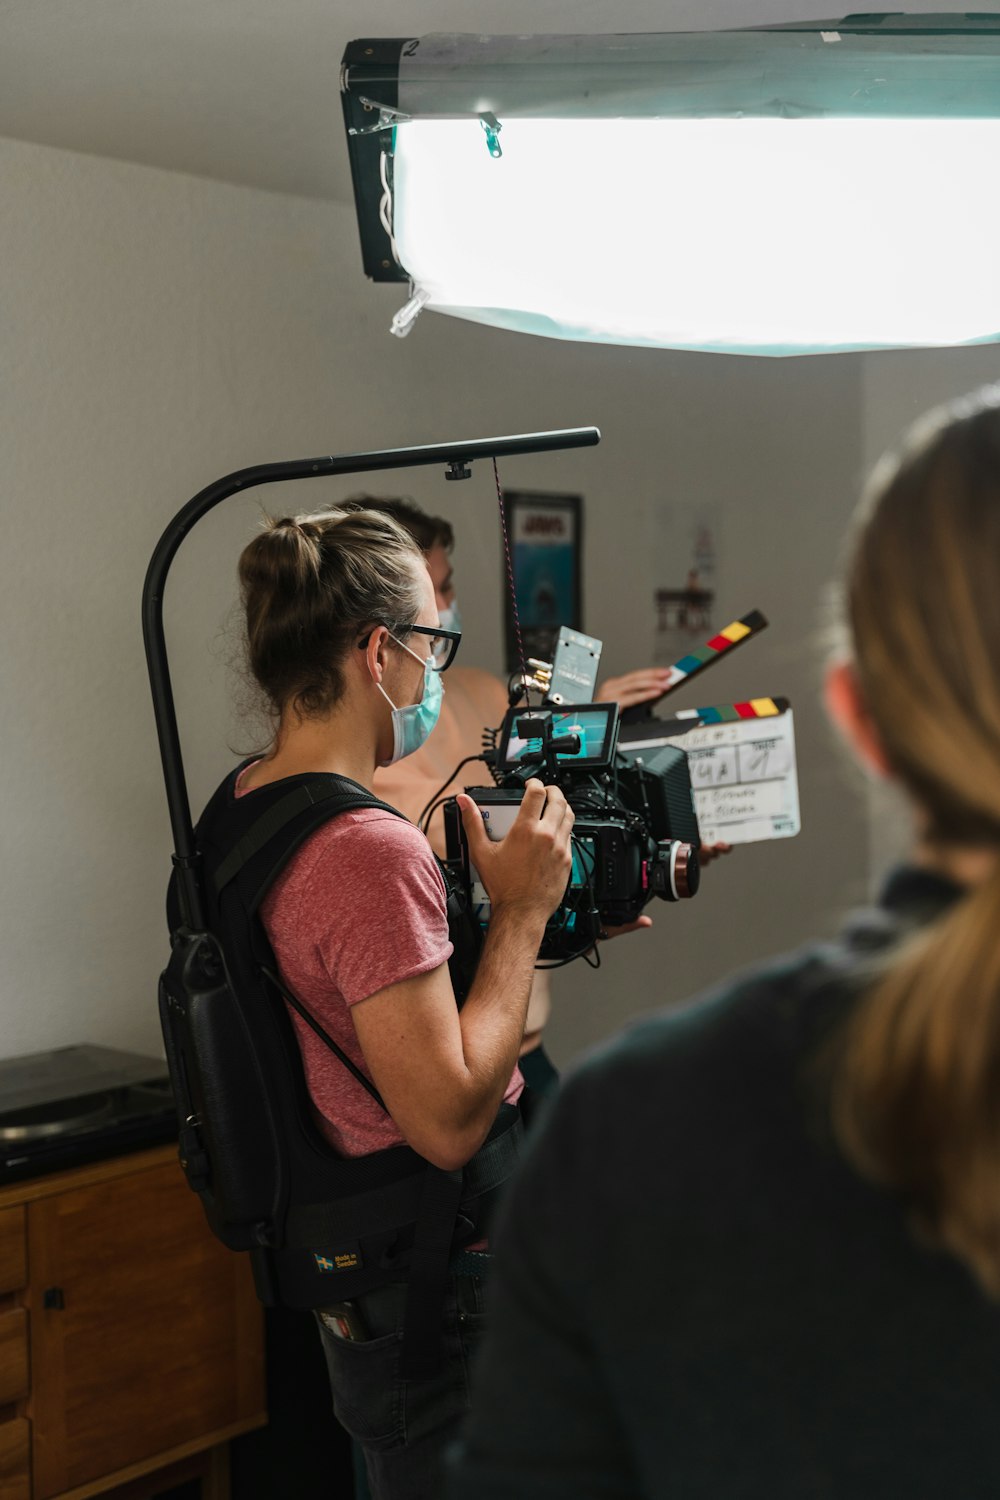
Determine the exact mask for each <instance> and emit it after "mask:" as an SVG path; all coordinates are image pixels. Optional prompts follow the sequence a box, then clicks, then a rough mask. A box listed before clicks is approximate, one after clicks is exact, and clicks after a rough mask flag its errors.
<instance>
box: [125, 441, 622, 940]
mask: <svg viewBox="0 0 1000 1500" xmlns="http://www.w3.org/2000/svg"><path fill="white" fill-rule="evenodd" d="M600 440H601V434H600V432H599V431H598V429H597V428H596V427H572V428H567V429H565V430H563V431H557V432H529V433H524V434H521V435H520V436H514V437H494V438H475V439H471V440H469V441H467V442H460V443H433V444H428V445H425V446H423V447H419V448H385V449H381V450H377V451H375V452H371V453H340V454H336V453H335V454H331V455H329V456H328V457H323V458H293V459H290V460H288V461H286V462H282V463H271V464H255V465H254V466H253V467H252V468H249V469H238V470H236V472H235V473H232V474H227V475H225V476H224V477H223V478H222V479H217V480H215V482H214V483H213V484H210V485H208V486H206V488H205V489H203V490H201V491H199V493H198V494H197V495H195V496H194V498H193V499H191V500H189V501H188V502H187V504H186V505H185V506H183V507H182V508H181V510H179V511H178V512H177V514H176V515H175V516H174V518H173V520H172V521H171V522H170V524H169V525H168V526H167V528H166V530H165V531H164V532H163V535H162V536H161V537H160V540H159V541H158V542H157V544H156V547H155V548H154V550H153V555H152V557H151V558H150V562H149V567H148V568H147V570H146V581H145V584H144V586H143V591H142V636H143V642H144V644H145V648H146V666H147V669H148V671H149V686H150V691H151V692H152V695H153V713H154V715H155V718H156V733H157V738H158V739H159V743H160V760H161V763H162V766H163V780H164V785H165V787H166V793H167V808H168V810H169V813H170V827H171V831H172V834H173V841H174V856H173V858H174V864H175V865H176V867H177V871H178V879H179V882H180V896H181V904H182V908H183V911H184V917H185V922H186V924H187V925H188V926H189V927H191V928H194V929H196V930H200V929H201V928H203V927H204V925H205V922H204V906H203V901H202V895H201V887H200V883H199V878H198V869H197V852H196V849H195V842H194V829H193V828H192V825H191V808H190V803H189V801H188V793H187V783H186V781H185V779H184V760H183V756H182V754H181V744H180V736H179V734H178V730H177V714H176V710H175V708H174V696H173V690H172V688H171V684H170V668H169V666H168V663H167V649H166V641H165V639H164V634H163V590H164V586H165V584H166V579H167V573H168V572H169V569H170V564H171V563H172V562H173V560H174V557H175V555H176V553H177V549H178V547H179V546H180V544H181V542H182V541H183V540H184V538H185V537H186V536H187V534H188V532H189V531H190V530H191V529H192V527H193V526H194V525H195V523H196V522H198V521H200V520H201V518H202V516H204V515H207V513H208V512H209V511H210V510H212V509H213V507H214V506H216V505H218V504H219V503H220V501H222V500H225V499H227V498H228V497H229V496H230V495H235V494H238V493H240V492H241V491H243V490H248V489H252V488H253V487H254V486H255V485H259V484H274V483H280V482H281V481H284V480H290V479H318V478H320V477H322V476H324V475H330V474H364V473H368V472H369V471H371V470H375V469H405V468H417V467H419V466H421V465H426V464H439V463H440V464H445V465H451V464H459V463H471V462H472V461H473V460H474V459H477V458H504V457H510V456H512V455H514V454H521V453H550V452H555V451H559V450H561V449H564V448H590V447H593V446H594V445H595V444H596V443H599V442H600Z"/></svg>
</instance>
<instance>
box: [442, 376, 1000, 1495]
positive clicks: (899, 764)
mask: <svg viewBox="0 0 1000 1500" xmlns="http://www.w3.org/2000/svg"><path fill="white" fill-rule="evenodd" d="M843 596H844V616H845V623H846V627H847V628H846V631H845V640H844V645H843V649H842V652H841V654H840V656H839V657H838V658H837V659H836V660H835V661H834V662H833V663H832V664H831V665H830V667H829V668H828V675H827V683H826V696H827V702H828V705H829V708H830V711H831V714H832V717H833V718H834V720H835V721H836V723H837V724H838V725H839V727H840V729H841V730H842V731H843V733H844V735H845V736H846V738H847V740H848V742H849V744H850V745H851V746H852V748H853V750H854V752H855V754H856V756H857V758H858V759H859V760H860V761H861V762H862V763H863V764H864V765H866V766H868V767H870V768H872V769H874V770H875V771H876V772H878V773H879V774H881V775H883V776H886V777H890V778H892V779H893V780H894V781H896V782H898V783H899V784H900V785H901V787H902V788H903V789H904V790H905V791H906V793H907V794H908V799H909V803H910V807H911V810H912V821H913V840H912V854H911V856H910V858H909V859H908V861H907V864H906V865H905V867H903V868H900V869H897V870H896V871H895V872H894V873H893V874H892V875H891V876H890V878H889V879H888V881H887V883H886V885H885V887H884V890H883V892H882V895H881V898H880V900H879V902H878V904H877V905H876V906H874V907H872V908H871V909H870V910H863V911H861V912H859V913H857V914H855V916H854V917H853V918H851V919H850V920H849V921H848V922H847V924H846V926H845V927H844V929H843V931H842V933H841V935H840V936H839V938H838V939H837V940H836V941H833V942H828V943H821V944H816V945H815V946H811V947H807V948H804V949H802V950H800V951H798V952H796V953H793V954H791V955H788V956H787V957H785V958H782V959H780V960H777V961H772V962H770V963H768V964H766V965H765V966H762V967H760V968H759V969H757V970H755V971H752V972H750V973H747V974H744V975H742V976H740V977H738V978H736V979H733V980H730V981H728V982H727V983H725V984H724V985H722V986H721V987H720V988H719V989H718V990H717V991H715V992H714V993H713V994H712V995H710V996H708V997H707V998H705V999H703V1000H702V1001H701V1002H700V1003H698V1004H696V1005H693V1006H691V1007H689V1008H687V1009H685V1010H684V1011H682V1012H680V1013H678V1012H673V1013H672V1014H669V1015H666V1014H664V1015H660V1016H657V1017H654V1018H652V1019H649V1020H646V1021H645V1022H643V1023H641V1024H639V1025H637V1026H636V1027H634V1028H632V1029H630V1030H629V1031H628V1032H627V1033H625V1034H623V1035H622V1036H621V1037H620V1038H619V1039H618V1040H616V1041H615V1042H614V1043H612V1044H610V1045H608V1046H606V1047H605V1048H604V1049H602V1050H601V1051H600V1052H599V1053H597V1054H595V1055H593V1056H592V1057H591V1058H590V1059H589V1060H588V1061H587V1062H586V1063H585V1064H584V1065H583V1066H582V1067H581V1068H580V1069H579V1070H578V1071H577V1072H576V1073H575V1074H574V1075H573V1076H572V1077H571V1078H570V1080H569V1082H568V1083H567V1084H565V1085H564V1087H563V1090H562V1092H561V1095H560V1097H559V1099H558V1100H557V1102H556V1104H555V1105H554V1107H553V1109H552V1110H551V1112H550V1113H549V1115H548V1117H547V1120H546V1123H545V1125H544V1126H543V1128H542V1130H541V1132H540V1134H539V1135H537V1136H536V1138H535V1142H534V1145H533V1147H532V1148H531V1149H530V1150H529V1153H528V1157H527V1160H526V1162H525V1163H524V1165H523V1167H522V1169H521V1172H520V1174H519V1176H518V1179H517V1182H516V1184H515V1186H514V1188H513V1191H512V1193H511V1196H510V1198H509V1200H508V1204H507V1209H506V1212H505V1214H504V1216H503V1220H502V1223H501V1226H500V1230H499V1233H498V1236H497V1245H496V1250H497V1256H496V1261H495V1266H494V1272H493V1283H492V1287H491V1300H490V1303H489V1308H490V1333H489V1335H488V1337H487V1339H486V1342H485V1344H484V1347H483V1349H482V1351H481V1357H480V1362H479V1364H478V1366H477V1371H476V1381H475V1383H474V1388H473V1403H472V1414H471V1417H470V1418H469V1421H468V1423H467V1425H466V1427H465V1429H464V1436H463V1438H462V1440H461V1443H460V1446H459V1448H458V1449H457V1450H456V1452H455V1453H454V1456H453V1457H454V1467H453V1473H452V1478H451V1483H450V1487H449V1488H448V1491H447V1493H448V1496H449V1500H500V1497H503V1500H515V1497H516V1500H536V1497H538V1500H541V1497H544V1500H596V1497H601V1500H612V1497H614V1500H628V1497H642V1500H654V1497H664V1500H666V1497H668V1496H669V1497H671V1500H726V1497H734V1500H735V1497H739V1500H758V1497H759V1500H805V1497H836V1500H886V1497H897V1496H899V1497H902V1496H906V1497H907V1500H923V1497H928V1500H929V1497H931V1496H933V1497H935V1500H937V1497H942V1496H954V1497H956V1500H958V1497H961V1500H980V1497H982V1500H985V1497H987V1496H989V1497H996V1496H997V1495H1000V1421H998V1420H997V1412H998V1409H1000V386H997V387H994V388H992V389H990V390H989V391H986V392H983V393H980V394H979V395H978V396H975V397H970V398H967V399H965V400H964V401H961V402H957V403H955V404H954V405H952V406H950V407H949V408H946V409H942V410H941V411H938V412H936V413H932V414H931V416H930V417H928V418H925V419H924V421H923V422H922V423H921V424H918V427H917V428H915V429H914V430H913V432H912V433H911V434H910V435H909V437H908V438H907V440H906V442H905V444H904V446H903V448H902V450H901V453H900V455H899V456H898V457H896V458H893V459H886V460H883V462H882V464H881V465H880V466H879V468H878V469H877V471H876V473H875V475H874V476H873V479H872V482H871V484H870V486H869V490H868V493H867V495H866V497H865V499H864V501H863V503H862V506H861V508H860V511H859V514H858V517H857V520H856V523H855V526H854V530H853V534H852V536H851V538H850V550H849V561H848V563H847V567H846V574H845V580H844V588H843ZM817 857H822V856H821V851H817Z"/></svg>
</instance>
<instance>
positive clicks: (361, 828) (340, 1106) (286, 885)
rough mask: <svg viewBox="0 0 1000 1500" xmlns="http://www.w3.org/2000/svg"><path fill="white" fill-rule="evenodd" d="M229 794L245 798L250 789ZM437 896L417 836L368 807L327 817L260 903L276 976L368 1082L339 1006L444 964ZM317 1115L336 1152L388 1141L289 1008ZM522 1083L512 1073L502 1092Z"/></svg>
mask: <svg viewBox="0 0 1000 1500" xmlns="http://www.w3.org/2000/svg"><path fill="white" fill-rule="evenodd" d="M236 795H237V796H238V797H241V796H250V797H252V796H253V789H250V790H249V791H243V790H241V789H240V787H239V785H237V791H236ZM446 903H447V897H446V893H445V888H444V881H443V879H442V877H441V871H440V870H439V869H438V865H437V861H436V860H435V858H434V855H433V853H432V852H431V847H430V845H429V844H428V842H427V840H426V838H425V837H424V835H423V834H422V833H421V832H420V830H419V829H417V828H415V827H414V826H413V824H412V823H409V822H407V821H406V819H405V818H399V817H396V816H395V815H394V814H392V813H387V812H381V811H380V810H379V809H377V808H359V809H358V810H357V811H356V812H345V813H339V814H338V815H337V816H336V817H334V818H331V819H330V820H329V821H328V822H326V823H323V824H322V825H321V826H320V827H319V828H317V830H316V831H315V833H312V834H310V835H309V837H308V838H307V839H306V841H305V843H304V844H303V845H302V846H301V848H299V849H298V850H296V852H295V854H293V856H292V858H291V859H290V860H289V861H288V863H287V865H286V866H285V868H284V869H283V870H282V872H281V874H280V875H279V876H278V878H277V880H276V881H275V882H274V884H273V885H272V887H271V889H270V890H269V891H268V893H267V895H266V896H265V898H264V900H263V902H262V903H261V919H262V921H263V923H264V930H265V931H266V933H267V936H268V939H269V941H270V944H271V947H272V948H273V949H274V956H275V958H276V959H277V960H278V967H279V969H280V971H281V977H282V979H283V980H284V982H285V983H286V984H287V985H288V987H289V989H290V990H292V991H293V993H294V994H295V995H296V996H297V998H298V999H299V1000H301V1001H302V1003H303V1005H305V1006H306V1008H307V1009H308V1010H309V1011H310V1012H311V1013H312V1014H313V1015H314V1016H315V1017H316V1019H317V1020H318V1021H319V1023H320V1025H321V1026H323V1027H324V1028H325V1029H326V1030H327V1031H328V1032H329V1033H330V1035H331V1036H332V1037H333V1039H334V1041H335V1042H336V1043H337V1044H338V1046H340V1047H342V1048H343V1050H344V1051H345V1052H346V1053H347V1056H348V1057H349V1058H350V1059H351V1061H352V1062H353V1063H356V1064H357V1066H358V1067H359V1068H360V1069H361V1070H362V1072H363V1073H365V1074H366V1076H368V1077H371V1074H370V1072H369V1069H368V1068H367V1066H366V1064H365V1059H364V1055H363V1053H362V1051H361V1047H360V1045H359V1044H358V1038H357V1033H356V1032H355V1030H354V1022H353V1021H352V1019H351V1007H352V1006H354V1005H358V1004H360V1003H361V1002H362V1001H364V1000H367V999H368V997H369V996H370V995H374V994H377V993H378V991H379V990H383V989H386V988H387V987H388V986H389V985H391V984H398V983H399V982H400V980H403V979H412V978H414V977H415V976H416V975H418V974H429V973H431V972H432V971H433V970H434V969H437V968H440V966H441V964H443V963H447V961H448V959H449V957H450V956H451V952H452V944H451V941H450V939H449V936H448V917H447V904H446ZM288 1009H289V1015H290V1016H291V1020H292V1025H293V1026H294V1028H295V1033H296V1036H297V1038H298V1043H299V1047H300V1048H301V1050H302V1061H303V1064H304V1066H305V1073H306V1082H307V1084H308V1088H309V1093H310V1095H311V1097H312V1100H313V1103H314V1105H315V1106H316V1111H317V1122H318V1124H319V1127H320V1129H321V1130H322V1132H323V1134H324V1135H325V1136H326V1138H327V1139H328V1140H329V1141H330V1143H331V1145H333V1146H334V1147H336V1149H337V1150H338V1151H339V1152H340V1153H341V1154H342V1155H344V1156H367V1155H369V1154H370V1153H371V1152H373V1151H383V1150H385V1149H386V1148H387V1147H389V1146H398V1145H399V1144H400V1143H401V1142H402V1141H403V1137H402V1135H401V1134H400V1132H399V1131H398V1130H397V1128H396V1125H395V1123H394V1122H393V1120H392V1119H391V1118H390V1117H389V1116H388V1115H387V1114H386V1113H385V1111H384V1110H382V1109H381V1108H380V1107H379V1105H378V1104H376V1102H375V1100H374V1099H373V1098H372V1097H371V1095H370V1094H369V1093H368V1091H367V1090H366V1089H365V1088H364V1087H363V1086H362V1085H361V1084H360V1083H359V1082H358V1081H357V1079H356V1078H355V1077H354V1076H353V1074H351V1073H350V1072H349V1071H348V1070H347V1068H345V1066H344V1064H343V1063H342V1062H341V1061H340V1059H339V1058H338V1057H337V1055H336V1054H335V1053H334V1052H331V1051H330V1049H329V1047H327V1046H326V1044H325V1043H324V1042H323V1041H322V1040H321V1039H320V1038H319V1037H318V1036H317V1035H316V1033H315V1032H314V1031H313V1030H312V1029H311V1028H310V1027H309V1026H308V1024H307V1023H306V1022H305V1021H303V1020H302V1018H301V1016H299V1015H298V1013H297V1012H296V1011H294V1010H293V1009H292V1008H291V1006H289V1008H288ZM523 1087H524V1080H523V1079H522V1077H521V1074H520V1071H519V1070H518V1069H517V1068H515V1069H514V1072H513V1074H512V1076H511V1080H510V1083H509V1084H508V1086H507V1090H506V1093H505V1095H504V1097H505V1099H506V1100H507V1102H508V1103H511V1104H513V1103H515V1102H516V1101H517V1099H518V1097H519V1096H520V1093H521V1090H522V1089H523Z"/></svg>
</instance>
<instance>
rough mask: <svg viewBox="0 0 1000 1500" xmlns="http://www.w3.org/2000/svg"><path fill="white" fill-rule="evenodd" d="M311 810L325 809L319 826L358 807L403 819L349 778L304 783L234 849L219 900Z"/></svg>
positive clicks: (221, 872) (217, 879) (219, 875)
mask: <svg viewBox="0 0 1000 1500" xmlns="http://www.w3.org/2000/svg"><path fill="white" fill-rule="evenodd" d="M329 804H334V805H332V806H331V805H329ZM310 807H317V808H318V807H323V809H324V811H323V814H322V816H321V817H318V818H317V819H316V820H315V823H316V824H318V823H320V822H325V821H326V819H327V818H333V817H336V815H337V813H341V812H354V811H355V810H356V809H357V808H359V807H372V808H375V809H377V810H378V811H381V812H388V813H392V814H394V816H395V817H397V818H401V817H403V814H402V813H401V812H400V811H399V809H398V808H396V807H390V806H389V804H388V802H382V801H380V800H379V798H378V797H376V796H375V795H374V793H372V792H369V791H366V789H365V788H364V787H362V786H359V785H358V784H357V782H355V781H350V780H349V779H348V778H347V777H346V776H335V775H333V774H326V775H317V776H313V777H310V778H309V779H308V780H306V781H301V782H300V783H299V785H298V786H297V787H295V789H294V790H293V791H291V792H288V793H286V795H285V796H284V797H282V798H281V800H280V801H279V802H274V803H272V805H271V806H270V807H269V808H268V809H267V811H266V812H263V813H261V815H260V817H259V818H258V819H257V820H256V822H254V823H252V824H251V825H250V827H249V828H248V829H247V831H246V833H245V834H244V835H243V837H242V838H241V839H240V840H239V841H238V842H237V843H236V844H235V845H234V846H233V848H232V849H231V851H230V852H229V854H228V855H227V856H226V858H225V859H224V860H223V861H222V863H221V864H220V865H219V867H218V869H217V870H216V871H215V876H214V879H213V886H214V890H215V896H216V899H218V897H219V896H220V895H221V893H222V891H223V890H224V889H225V887H226V886H227V885H228V884H229V882H230V881H231V880H235V879H236V876H237V875H238V874H239V873H240V871H241V870H242V869H243V868H244V866H245V865H247V864H249V862H250V860H252V859H253V858H254V856H255V855H257V854H259V853H260V851H261V850H262V849H263V848H264V847H265V845H267V844H269V843H270V841H271V839H273V838H274V837H275V836H276V835H277V834H279V833H280V832H281V831H282V829H283V828H286V827H287V826H288V824H289V823H291V822H293V821H294V820H295V819H296V818H298V817H299V816H300V814H301V813H304V812H305V811H306V810H307V809H308V808H310ZM314 826H315V824H313V823H312V822H310V823H309V825H308V831H311V830H312V828H313V827H314ZM287 853H288V854H291V853H292V850H291V849H289V850H288V851H287ZM278 868H280V866H279V867H278ZM277 873H278V869H277V868H276V869H275V870H273V871H272V873H271V879H273V878H274V875H276V874H277Z"/></svg>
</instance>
